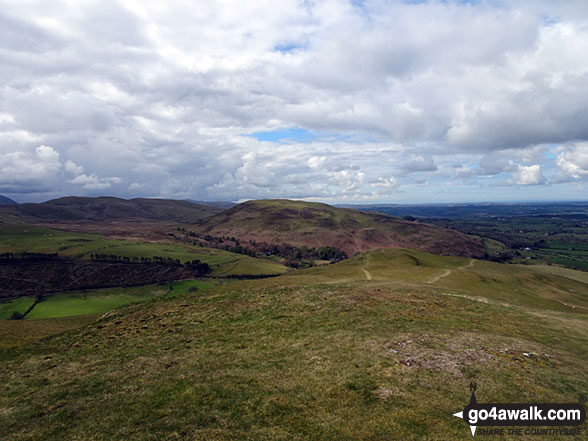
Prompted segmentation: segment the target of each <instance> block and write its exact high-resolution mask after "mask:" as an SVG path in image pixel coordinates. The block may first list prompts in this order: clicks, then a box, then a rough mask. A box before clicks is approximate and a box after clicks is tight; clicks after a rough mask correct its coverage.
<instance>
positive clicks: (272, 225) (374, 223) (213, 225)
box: [197, 200, 487, 257]
mask: <svg viewBox="0 0 588 441" xmlns="http://www.w3.org/2000/svg"><path fill="white" fill-rule="evenodd" d="M197 229H198V231H199V232H200V233H203V234H210V235H212V236H228V237H232V236H234V237H238V238H239V239H241V240H242V241H243V240H249V241H256V242H267V243H271V244H282V243H288V244H292V245H296V246H304V245H306V246H312V247H319V246H323V245H329V246H334V247H337V248H339V249H342V250H344V251H345V252H346V253H347V254H348V255H353V254H355V253H357V252H363V251H369V250H373V249H377V248H389V247H395V248H413V249H420V250H423V251H428V252H431V253H434V254H439V255H458V256H469V257H482V256H484V253H485V252H486V251H487V250H486V248H485V245H484V241H483V240H482V239H480V238H479V237H474V236H468V235H466V234H463V233H459V232H456V231H453V230H449V229H445V228H440V227H436V226H434V225H428V224H423V223H415V222H411V221H407V220H404V219H398V218H394V217H392V216H388V215H384V214H380V213H365V212H361V211H356V210H350V209H345V208H335V207H332V206H329V205H325V204H318V203H309V202H301V201H289V200H263V201H248V202H245V203H243V204H240V205H237V206H235V207H233V208H231V209H229V210H226V211H224V212H222V213H219V214H217V215H215V216H212V217H210V218H208V219H205V220H203V221H202V222H201V223H200V224H199V225H198V228H197Z"/></svg>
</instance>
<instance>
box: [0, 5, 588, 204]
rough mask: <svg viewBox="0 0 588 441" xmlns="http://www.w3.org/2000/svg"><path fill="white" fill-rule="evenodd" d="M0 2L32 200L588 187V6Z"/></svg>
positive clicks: (13, 111)
mask: <svg viewBox="0 0 588 441" xmlns="http://www.w3.org/2000/svg"><path fill="white" fill-rule="evenodd" d="M5 6H6V7H5V8H4V10H3V11H2V13H1V14H0V21H1V22H2V26H1V27H0V28H1V29H2V31H1V32H2V37H3V38H2V39H1V43H0V45H1V47H2V49H3V53H4V56H3V57H2V59H1V60H0V67H1V69H0V72H1V73H0V79H1V80H2V84H3V86H2V87H1V88H0V194H3V195H6V196H7V197H10V198H11V199H14V200H18V201H19V202H23V203H24V202H40V201H44V200H50V199H54V198H57V197H60V196H62V195H64V194H79V195H81V196H97V195H99V194H101V193H103V192H109V193H111V194H113V195H115V196H117V197H123V198H129V197H133V196H135V197H159V198H173V199H194V200H227V199H232V200H244V199H263V198H289V199H302V200H309V201H322V202H325V203H329V204H342V203H348V204H359V205H361V204H383V203H393V204H411V205H412V204H430V203H442V204H452V203H488V202H505V203H508V202H513V201H529V202H535V201H543V200H550V201H569V200H583V199H585V198H586V196H585V194H586V193H587V191H586V190H587V185H586V184H587V183H588V120H587V117H586V115H588V63H586V61H585V54H586V53H587V52H588V26H586V23H588V3H587V2H586V1H585V0H568V1H563V2H550V1H546V0H540V1H535V2H528V1H525V0H515V1H512V2H503V1H465V0H450V1H437V0H430V1H418V2H415V1H408V0H407V1H401V0H395V1H389V2H382V1H379V0H317V1H312V2H299V1H297V0H286V1H284V2H282V3H281V4H280V8H278V9H276V8H273V7H271V6H272V3H271V2H267V1H266V0H258V1H255V2H248V3H246V4H243V3H242V2H236V1H230V2H228V3H223V4H220V3H217V2H205V3H203V4H198V5H190V4H187V3H185V2H180V1H177V0H170V2H167V3H166V5H162V4H160V3H159V2H154V1H144V2H139V1H135V0H129V1H125V2H118V1H107V2H95V3H92V2H83V3H70V2H67V1H65V0H56V1H54V2H50V3H47V2H42V1H40V0H33V1H31V2H25V3H22V2H20V3H19V2H10V3H9V4H7V5H5ZM202 36H205V38H202ZM456 201H461V202H456Z"/></svg>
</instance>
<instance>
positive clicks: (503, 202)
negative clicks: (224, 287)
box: [0, 194, 588, 207]
mask: <svg viewBox="0 0 588 441" xmlns="http://www.w3.org/2000/svg"><path fill="white" fill-rule="evenodd" d="M0 196H4V195H0ZM70 197H73V198H83V197H91V198H118V199H122V200H132V199H159V200H173V201H185V202H192V203H216V202H229V203H234V204H241V203H244V202H248V201H257V200H278V199H285V200H292V201H301V202H316V203H322V204H327V205H332V206H335V207H336V206H340V207H345V206H366V207H367V206H386V205H389V206H449V205H514V204H521V205H542V204H588V199H586V200H580V199H569V200H532V201H528V200H527V201H525V200H511V201H480V202H478V201H475V202H470V201H461V202H455V201H454V202H420V203H412V204H411V203H404V204H403V203H398V202H385V201H383V202H372V203H349V202H324V201H320V200H307V199H296V198H261V199H240V200H237V201H234V200H230V199H227V200H194V199H174V198H163V197H159V196H153V197H148V196H140V197H139V196H137V197H133V196H131V197H128V198H125V197H120V196H115V195H108V194H104V195H99V196H83V195H63V196H59V197H56V198H51V199H47V200H43V201H40V202H19V201H16V200H14V199H12V198H11V199H12V200H13V201H14V202H16V203H17V204H19V205H20V204H26V203H44V202H50V201H52V200H56V199H62V198H70Z"/></svg>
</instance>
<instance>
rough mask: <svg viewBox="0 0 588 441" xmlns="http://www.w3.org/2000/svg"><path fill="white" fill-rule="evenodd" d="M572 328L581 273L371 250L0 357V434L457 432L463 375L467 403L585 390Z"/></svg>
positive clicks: (587, 338) (385, 436) (584, 341)
mask: <svg viewBox="0 0 588 441" xmlns="http://www.w3.org/2000/svg"><path fill="white" fill-rule="evenodd" d="M23 322H24V323H26V322H31V323H35V322H41V320H24V321H23ZM3 323H10V322H8V321H5V322H3ZM0 329H1V328H0ZM587 329H588V284H587V283H585V282H582V281H581V280H575V279H574V278H570V277H567V276H566V277H564V276H562V275H557V274H542V273H539V272H538V271H536V270H535V269H530V268H525V267H517V266H513V265H500V264H496V263H492V262H485V261H478V260H473V259H460V258H443V257H438V256H433V255H430V254H427V253H423V252H416V251H411V250H386V251H375V252H371V253H367V254H364V255H360V256H356V257H354V258H352V259H348V260H346V261H343V262H340V263H338V264H334V265H329V266H325V267H320V268H311V269H308V270H301V271H296V272H292V273H289V274H287V275H284V276H281V277H277V278H272V279H263V280H249V281H236V282H233V283H230V284H226V285H222V286H214V287H210V288H208V289H206V290H202V291H201V292H199V293H198V294H197V295H193V296H181V297H177V298H170V299H162V300H153V301H148V302H143V303H138V304H131V305H127V306H124V307H121V308H119V309H116V310H114V311H113V312H112V313H110V314H109V315H108V316H106V317H103V318H101V319H99V320H98V321H97V322H95V323H93V324H86V325H82V327H81V328H80V329H79V330H77V331H72V332H68V333H65V334H61V335H58V336H55V337H53V338H49V339H45V340H42V341H39V342H37V343H35V344H32V345H25V346H22V347H19V348H14V349H10V350H1V351H0V381H2V384H4V385H6V386H5V388H4V390H3V393H2V394H0V439H3V440H4V439H6V440H25V439H26V440H43V441H45V440H74V439H84V440H103V439H127V440H160V439H166V440H167V439H171V440H251V441H253V440H300V441H302V440H343V441H347V440H373V441H377V440H382V441H389V440H415V441H416V440H439V441H441V440H443V441H446V440H449V441H451V440H462V439H466V438H470V436H471V435H470V432H469V427H467V426H466V425H465V423H464V422H463V421H461V420H459V419H457V418H455V417H453V416H452V414H453V413H455V412H458V411H460V410H462V409H463V407H464V406H465V405H466V404H467V402H468V400H469V384H470V382H471V381H476V382H477V384H478V391H477V397H478V400H479V401H480V402H506V403H515V402H531V403H533V402H535V403H537V402H575V401H576V400H577V397H578V395H579V394H582V393H583V394H585V393H586V391H588V373H587V371H586V364H587V363H588V350H587V348H588V333H587V332H586V330H587ZM583 428H584V430H586V426H584V427H583ZM522 439H525V438H524V437H523V438H522ZM529 439H531V438H529ZM532 439H534V440H547V439H549V440H552V439H554V438H553V437H541V436H536V437H535V436H534V437H532Z"/></svg>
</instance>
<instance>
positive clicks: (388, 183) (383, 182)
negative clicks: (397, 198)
mask: <svg viewBox="0 0 588 441" xmlns="http://www.w3.org/2000/svg"><path fill="white" fill-rule="evenodd" d="M370 185H371V186H372V187H381V188H386V189H394V188H397V187H398V186H399V185H400V183H399V182H398V180H397V179H395V178H393V177H390V178H378V179H377V180H376V181H374V182H370Z"/></svg>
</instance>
